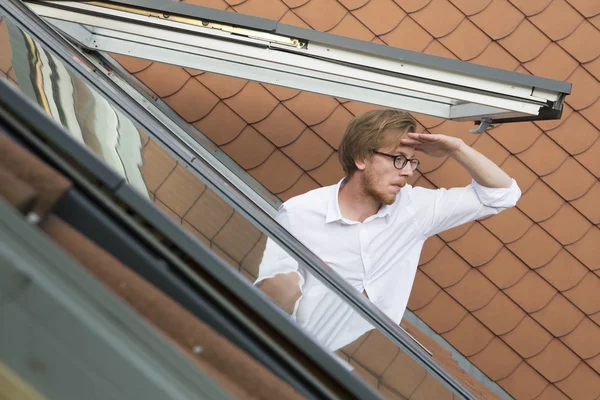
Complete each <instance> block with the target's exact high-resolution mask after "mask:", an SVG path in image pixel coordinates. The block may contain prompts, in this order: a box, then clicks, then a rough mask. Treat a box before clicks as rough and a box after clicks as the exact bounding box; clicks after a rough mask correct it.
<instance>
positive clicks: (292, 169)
mask: <svg viewBox="0 0 600 400" xmlns="http://www.w3.org/2000/svg"><path fill="white" fill-rule="evenodd" d="M248 172H249V173H250V175H252V176H253V177H254V178H256V179H257V180H258V181H259V182H260V183H262V184H263V185H265V187H266V188H267V189H268V190H270V191H271V193H274V194H278V193H281V192H283V191H286V190H288V189H289V188H290V187H292V186H293V184H294V182H296V181H297V180H298V178H300V175H302V169H300V167H298V166H297V165H296V164H295V163H294V162H293V161H292V160H290V159H289V158H288V157H287V156H286V155H284V154H283V153H282V152H281V151H279V150H275V151H274V152H273V154H271V155H270V156H269V158H267V160H266V161H265V162H264V163H262V164H261V165H259V166H258V167H256V168H254V169H252V170H250V171H248Z"/></svg>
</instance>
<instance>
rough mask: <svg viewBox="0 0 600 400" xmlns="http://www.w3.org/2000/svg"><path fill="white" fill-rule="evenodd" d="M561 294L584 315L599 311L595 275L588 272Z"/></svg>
mask: <svg viewBox="0 0 600 400" xmlns="http://www.w3.org/2000/svg"><path fill="white" fill-rule="evenodd" d="M563 294H564V295H565V297H566V298H568V299H569V300H571V301H572V302H573V304H575V305H576V306H577V307H579V308H580V309H581V310H582V311H583V312H584V313H586V314H595V313H597V312H599V311H600V278H598V276H596V274H593V273H591V272H589V273H588V274H586V275H585V277H584V278H583V279H582V280H581V282H579V284H578V285H577V286H575V287H574V288H573V289H570V290H567V291H566V292H564V293H563ZM599 338H600V337H599ZM594 355H595V354H594Z"/></svg>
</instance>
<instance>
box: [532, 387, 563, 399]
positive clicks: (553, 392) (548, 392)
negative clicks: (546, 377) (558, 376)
mask: <svg viewBox="0 0 600 400" xmlns="http://www.w3.org/2000/svg"><path fill="white" fill-rule="evenodd" d="M535 400H569V398H568V397H567V396H566V395H565V394H564V393H563V392H561V391H560V390H558V389H557V388H556V386H554V385H548V386H546V389H544V391H543V392H542V394H540V395H539V396H538V397H536V398H535Z"/></svg>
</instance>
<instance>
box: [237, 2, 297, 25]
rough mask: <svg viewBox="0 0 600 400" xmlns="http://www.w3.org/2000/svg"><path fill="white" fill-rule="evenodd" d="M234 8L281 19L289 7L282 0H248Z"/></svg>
mask: <svg viewBox="0 0 600 400" xmlns="http://www.w3.org/2000/svg"><path fill="white" fill-rule="evenodd" d="M233 9H234V10H235V11H236V12H239V13H241V14H248V15H254V16H256V17H262V18H268V19H274V20H279V19H280V18H281V17H283V14H285V13H286V11H287V10H288V7H287V6H286V5H285V4H284V3H283V2H282V1H281V0H246V1H244V2H242V3H240V4H239V5H235V6H234V7H233Z"/></svg>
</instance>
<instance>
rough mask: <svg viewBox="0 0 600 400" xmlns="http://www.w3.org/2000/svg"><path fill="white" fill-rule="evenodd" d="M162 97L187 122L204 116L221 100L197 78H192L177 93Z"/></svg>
mask: <svg viewBox="0 0 600 400" xmlns="http://www.w3.org/2000/svg"><path fill="white" fill-rule="evenodd" d="M165 80H167V79H165ZM162 99H163V101H164V102H165V103H166V104H167V105H168V106H169V107H171V108H172V109H173V110H174V111H175V112H176V113H177V114H179V115H180V116H181V118H183V119H184V120H186V121H187V122H194V121H198V120H199V119H201V118H204V117H205V116H206V115H208V113H209V112H210V111H211V110H212V109H213V108H214V107H215V106H216V105H217V103H218V102H219V98H218V97H217V96H215V95H214V94H212V93H211V92H210V91H209V90H208V89H207V88H206V87H205V86H204V85H203V84H201V83H200V82H198V81H197V80H196V79H195V78H190V80H188V81H187V83H186V84H185V85H183V87H182V88H181V89H180V90H179V91H177V92H176V93H175V94H172V95H170V96H168V97H163V98H162Z"/></svg>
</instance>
